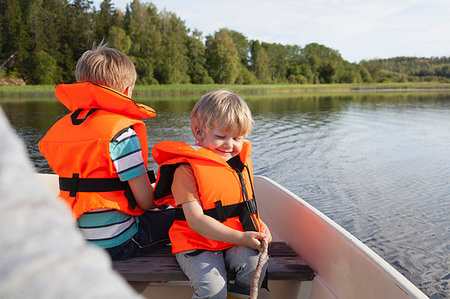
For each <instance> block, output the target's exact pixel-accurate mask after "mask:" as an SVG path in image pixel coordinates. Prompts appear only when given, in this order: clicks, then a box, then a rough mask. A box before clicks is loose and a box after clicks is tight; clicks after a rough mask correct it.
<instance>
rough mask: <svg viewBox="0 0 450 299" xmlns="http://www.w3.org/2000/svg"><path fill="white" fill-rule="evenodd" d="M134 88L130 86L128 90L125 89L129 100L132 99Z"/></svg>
mask: <svg viewBox="0 0 450 299" xmlns="http://www.w3.org/2000/svg"><path fill="white" fill-rule="evenodd" d="M133 87H134V86H128V87H127V88H125V91H124V92H123V93H124V94H125V95H126V96H127V97H129V98H131V94H132V93H133Z"/></svg>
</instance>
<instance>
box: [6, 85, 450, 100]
mask: <svg viewBox="0 0 450 299" xmlns="http://www.w3.org/2000/svg"><path fill="white" fill-rule="evenodd" d="M219 88H227V89H230V90H232V91H234V92H236V93H242V94H248V95H270V94H280V93H291V94H297V93H317V94H321V93H342V92H345V93H348V92H364V91H368V92H370V91H386V90H393V91H414V90H423V89H426V90H432V89H440V90H441V89H446V90H450V84H448V83H447V84H442V83H376V84H308V85H289V84H277V85H275V84H270V85H269V84H267V85H220V84H211V85H188V84H186V85H137V86H136V87H135V89H134V91H133V95H134V97H150V96H151V97H161V98H164V97H170V96H185V95H202V94H204V93H206V92H209V91H212V90H216V89H219ZM54 89H55V86H54V85H26V86H0V97H22V96H26V97H52V96H53V94H54Z"/></svg>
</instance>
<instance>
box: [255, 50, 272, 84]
mask: <svg viewBox="0 0 450 299" xmlns="http://www.w3.org/2000/svg"><path fill="white" fill-rule="evenodd" d="M254 69H255V76H256V78H257V79H258V81H259V82H261V83H269V82H270V81H271V80H270V58H269V56H268V55H267V53H266V50H265V49H264V48H263V47H261V48H260V49H259V51H258V52H257V53H256V57H255V65H254Z"/></svg>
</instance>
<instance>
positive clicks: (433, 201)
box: [0, 92, 450, 298]
mask: <svg viewBox="0 0 450 299" xmlns="http://www.w3.org/2000/svg"><path fill="white" fill-rule="evenodd" d="M243 97H244V99H246V100H247V102H248V104H249V106H250V108H251V109H252V112H253V115H254V119H255V126H254V130H253V132H252V133H251V135H250V136H249V137H248V139H249V140H250V141H252V143H253V153H252V160H253V164H254V170H255V173H256V174H262V175H265V176H268V177H270V178H272V179H273V180H275V181H277V182H279V183H280V184H282V185H283V186H285V187H287V188H288V189H290V190H291V191H292V192H294V193H295V194H297V195H298V196H300V197H301V198H303V199H304V200H306V201H307V202H309V203H310V204H312V205H313V206H315V207H316V208H318V209H319V210H321V211H322V212H323V213H324V214H326V215H327V216H329V217H330V218H331V219H333V220H334V221H336V222H337V223H339V224H340V225H341V226H342V227H344V228H345V229H347V230H348V231H349V232H351V233H352V234H353V235H355V236H356V237H357V238H358V239H360V240H361V241H362V242H364V243H365V244H367V245H368V246H369V247H370V248H372V249H373V250H374V251H375V252H376V253H378V254H379V255H380V256H381V257H383V258H384V259H385V260H386V261H387V262H389V263H390V264H391V265H392V266H393V267H394V268H396V269H397V270H398V271H399V272H400V273H402V274H403V275H405V276H406V277H407V278H408V279H409V280H410V281H411V282H413V283H414V284H415V285H416V286H418V287H419V288H420V289H421V290H422V291H423V292H424V293H425V294H427V295H428V296H429V297H431V298H447V297H448V296H449V292H450V291H449V290H450V287H449V282H450V274H449V272H450V271H449V264H450V217H449V216H450V215H449V212H450V92H447V93H445V92H444V93H442V92H441V93H434V92H415V93H400V92H398V93H372V94H366V93H355V94H350V95H333V96H312V95H311V96H308V95H282V96H281V95H280V96H276V97H269V96H260V97H250V96H247V97H246V96H245V95H244V96H243ZM197 100H198V97H197V96H191V97H190V98H188V99H186V98H184V99H180V98H174V99H172V100H164V99H163V100H150V99H145V98H144V97H142V98H137V101H139V102H143V103H146V104H148V105H150V106H152V107H153V108H155V109H156V110H157V112H158V115H157V117H155V118H153V119H150V120H147V121H146V124H147V127H148V135H149V141H150V147H152V146H153V145H154V144H155V143H156V142H158V141H162V140H166V139H170V140H177V141H187V142H190V143H192V142H193V138H192V136H191V132H190V128H189V120H190V119H189V118H190V110H191V109H192V107H193V105H194V104H195V102H196V101H197ZM0 105H1V106H2V108H3V110H4V111H5V113H6V115H7V116H8V118H9V119H10V121H11V123H12V125H13V127H14V128H15V129H16V130H17V132H18V134H19V135H20V136H21V137H22V139H23V140H24V141H25V143H26V146H27V149H28V152H29V155H30V158H31V159H32V161H33V163H34V164H35V166H36V168H37V169H38V170H39V171H40V172H50V170H49V169H48V166H47V163H46V161H45V159H43V157H42V156H41V154H40V153H39V151H38V148H37V142H38V140H40V139H41V138H42V136H43V134H44V133H45V132H46V131H47V130H48V129H49V128H50V126H51V125H52V124H53V123H54V122H55V121H56V120H57V119H59V118H60V117H61V116H62V115H64V114H65V113H67V110H66V109H65V108H64V107H62V105H61V104H59V103H58V102H56V101H54V100H51V99H32V100H29V99H27V100H26V101H18V99H4V98H3V99H2V101H0ZM150 167H151V168H152V169H155V170H156V168H157V165H156V164H154V163H150Z"/></svg>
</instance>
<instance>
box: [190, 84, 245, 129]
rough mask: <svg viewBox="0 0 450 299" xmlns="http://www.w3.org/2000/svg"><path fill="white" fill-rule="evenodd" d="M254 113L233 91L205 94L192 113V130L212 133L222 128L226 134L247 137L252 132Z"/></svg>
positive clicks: (221, 90)
mask: <svg viewBox="0 0 450 299" xmlns="http://www.w3.org/2000/svg"><path fill="white" fill-rule="evenodd" d="M252 123H253V119H252V113H251V112H250V109H249V108H248V106H247V104H246V103H245V102H244V100H242V99H241V98H240V97H239V96H238V95H236V94H234V93H232V92H231V91H228V90H225V89H220V90H216V91H213V92H210V93H208V94H205V95H204V96H203V97H202V98H201V99H200V101H198V102H197V103H196V104H195V106H194V109H192V113H191V130H192V133H193V134H194V136H195V133H196V132H197V131H198V130H204V131H207V132H209V131H211V130H212V129H214V128H221V129H222V130H224V131H225V132H229V133H232V134H237V135H239V136H247V135H248V134H250V132H251V130H252Z"/></svg>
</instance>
